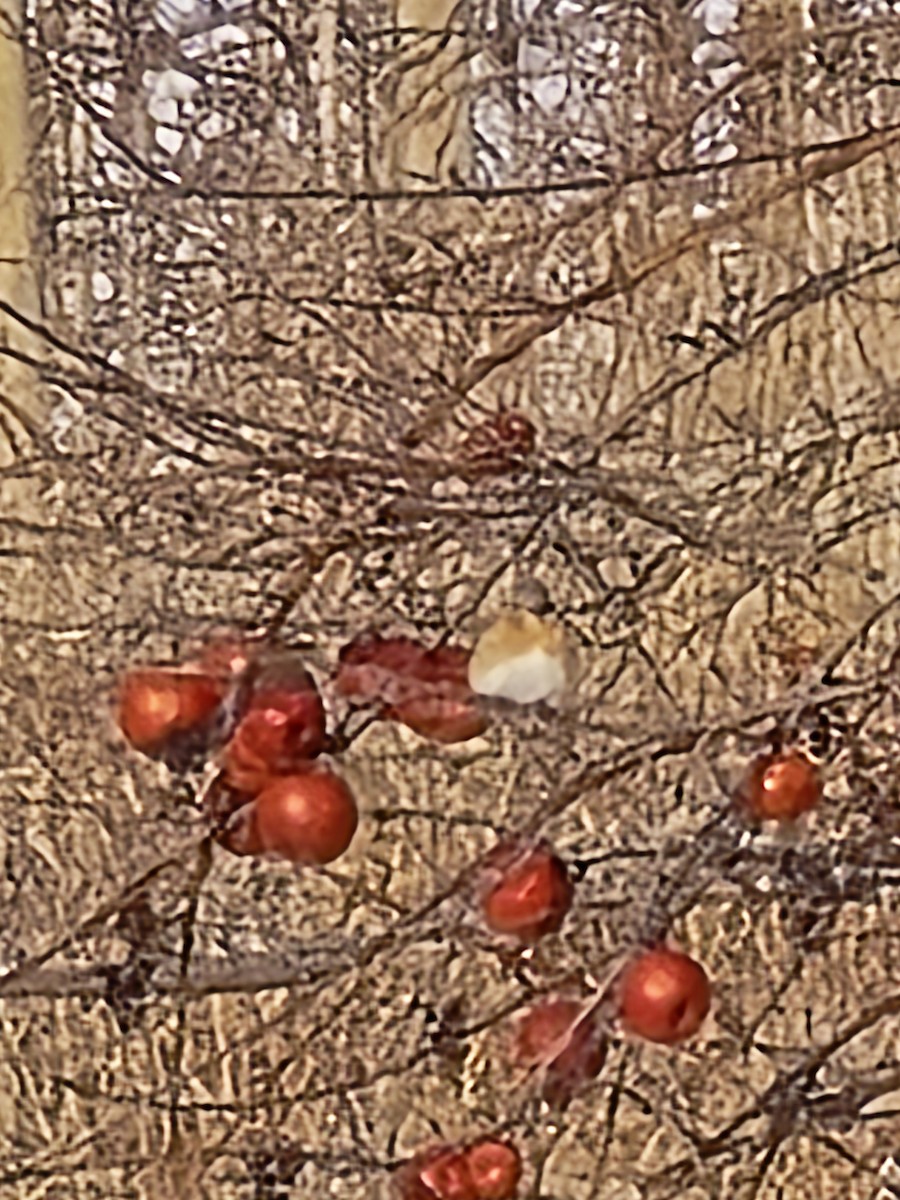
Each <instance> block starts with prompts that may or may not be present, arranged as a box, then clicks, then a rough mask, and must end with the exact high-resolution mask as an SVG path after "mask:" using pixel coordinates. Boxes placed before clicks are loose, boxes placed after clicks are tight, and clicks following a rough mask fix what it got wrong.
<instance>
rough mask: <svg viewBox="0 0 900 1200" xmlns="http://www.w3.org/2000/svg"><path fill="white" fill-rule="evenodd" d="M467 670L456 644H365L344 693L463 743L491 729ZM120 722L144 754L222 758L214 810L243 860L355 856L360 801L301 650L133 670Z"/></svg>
mask: <svg viewBox="0 0 900 1200" xmlns="http://www.w3.org/2000/svg"><path fill="white" fill-rule="evenodd" d="M467 666H468V656H467V655H466V653H465V652H464V651H461V650H459V649H456V648H455V647H452V646H442V647H437V648H435V649H427V648H426V647H424V646H420V645H418V644H417V643H416V642H414V641H412V640H411V639H409V638H404V637H393V638H384V637H380V636H378V635H365V636H362V637H360V638H357V639H356V640H355V641H353V642H351V643H350V645H348V646H346V647H345V648H344V650H343V651H342V652H341V655H340V662H339V666H338V670H337V672H336V675H335V678H334V680H333V683H334V688H335V691H336V692H337V693H339V694H340V695H342V696H344V697H345V698H347V699H348V700H350V701H353V702H355V703H357V704H361V705H367V706H369V707H371V708H372V709H373V710H374V712H375V715H376V716H378V717H379V718H381V719H383V720H392V721H398V722H401V723H402V724H404V725H407V726H409V727H410V728H411V729H413V730H415V731H416V732H417V733H420V734H422V735H423V736H426V737H430V738H432V739H433V740H435V741H439V742H445V743H446V742H457V741H464V740H467V739H469V738H471V737H474V736H476V734H479V733H482V732H484V730H485V728H486V722H485V719H484V717H483V715H482V713H481V712H480V711H479V708H478V705H477V703H476V697H475V696H474V694H473V692H472V691H471V689H470V687H469V685H468V680H467V675H466V672H467ZM118 723H119V726H120V728H121V730H122V732H123V733H124V734H125V736H126V738H127V739H128V741H129V742H130V743H131V744H132V746H134V747H135V748H136V749H138V750H141V751H142V752H144V753H145V754H150V755H162V756H169V757H172V756H177V755H179V754H181V753H186V752H191V751H192V750H197V749H201V750H204V751H208V750H210V749H214V751H215V753H216V756H217V760H218V764H219V767H220V771H219V775H218V777H217V779H216V781H215V784H214V786H213V787H212V788H211V790H210V793H209V797H208V799H207V805H206V807H207V812H208V813H209V815H210V816H211V817H213V818H214V819H215V820H216V821H218V823H219V824H220V825H221V828H220V829H219V830H218V831H217V833H218V838H219V841H220V843H221V844H222V845H223V846H225V847H226V848H227V849H229V850H231V851H232V852H233V853H235V854H253V855H272V856H277V857H280V858H285V859H288V860H290V861H292V862H296V863H310V864H318V865H323V864H325V863H329V862H332V861H333V860H334V859H336V858H338V857H339V856H340V855H341V854H343V853H344V852H345V851H346V850H347V849H348V847H349V845H350V843H351V841H352V839H353V836H354V834H355V832H356V829H357V825H358V819H359V818H358V811H357V806H356V801H355V799H354V797H353V794H352V792H351V791H350V789H349V787H348V786H347V784H346V783H345V781H344V780H343V779H342V778H341V777H340V775H339V774H338V773H337V772H336V771H335V770H334V768H333V767H332V766H330V765H327V764H326V763H325V761H324V759H323V758H322V757H321V756H322V755H323V754H324V752H325V751H326V750H328V749H329V748H333V746H332V740H331V739H330V738H329V735H328V730H327V721H326V714H325V705H324V703H323V701H322V696H321V694H320V692H319V689H318V687H317V685H316V683H315V680H314V679H313V678H312V676H311V675H310V674H309V672H308V671H307V670H306V668H305V666H304V664H303V663H302V662H301V661H300V659H299V658H298V656H297V655H296V654H294V653H293V652H291V651H289V650H286V649H283V648H279V649H275V648H272V647H268V648H265V647H262V646H251V645H250V644H249V643H239V642H234V641H225V640H216V641H213V642H212V643H211V644H210V645H208V646H207V647H205V648H204V649H203V650H202V651H201V653H200V654H199V656H198V658H197V660H196V661H194V662H191V663H189V664H187V665H185V666H182V667H159V666H154V667H144V668H136V669H134V670H131V671H129V672H128V673H127V674H126V675H125V677H124V679H123V680H122V683H121V686H120V689H119V697H118Z"/></svg>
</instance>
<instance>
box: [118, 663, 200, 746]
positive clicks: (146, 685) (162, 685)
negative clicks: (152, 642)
mask: <svg viewBox="0 0 900 1200" xmlns="http://www.w3.org/2000/svg"><path fill="white" fill-rule="evenodd" d="M222 696H223V692H222V688H221V687H220V685H219V684H218V683H217V682H216V680H215V679H213V678H212V677H211V676H209V675H206V674H204V673H203V672H201V671H176V670H171V669H166V668H162V667H145V668H139V669H137V670H134V671H129V672H128V674H127V675H126V676H125V678H124V679H123V681H122V684H121V687H120V690H119V706H118V723H119V727H120V728H121V730H122V732H123V733H124V734H125V736H126V738H127V739H128V740H129V742H131V744H132V746H134V747H135V748H136V749H137V750H143V751H145V752H147V753H152V752H155V751H159V750H163V749H165V748H166V747H167V745H168V744H169V743H170V742H171V741H172V740H173V739H175V738H177V737H179V736H181V735H183V734H188V733H194V732H196V731H197V730H199V729H200V728H201V727H202V726H204V725H205V724H207V722H209V721H210V720H211V719H212V717H213V716H214V715H215V713H216V711H217V709H218V707H219V705H220V703H221V701H222Z"/></svg>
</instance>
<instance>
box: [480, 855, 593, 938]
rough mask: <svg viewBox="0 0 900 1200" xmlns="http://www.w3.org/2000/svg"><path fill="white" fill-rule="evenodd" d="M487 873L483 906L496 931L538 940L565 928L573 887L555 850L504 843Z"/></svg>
mask: <svg viewBox="0 0 900 1200" xmlns="http://www.w3.org/2000/svg"><path fill="white" fill-rule="evenodd" d="M495 871H496V872H497V874H496V875H494V872H495ZM487 875H488V879H489V880H490V882H487V881H486V886H485V888H484V890H483V892H482V896H481V909H482V912H483V914H484V920H485V923H486V924H487V926H488V928H489V929H491V930H493V932H494V933H502V934H508V935H509V936H511V937H515V938H518V939H519V940H520V941H523V942H533V941H536V940H537V939H538V938H542V937H544V936H545V935H546V934H548V933H555V932H556V931H557V930H558V929H559V928H560V926H561V925H562V923H563V921H564V920H565V917H566V914H567V913H568V911H569V908H570V907H571V904H572V897H573V895H574V888H573V886H572V882H571V880H570V879H569V876H568V874H567V872H566V868H565V865H564V864H563V862H562V861H561V859H559V858H557V856H556V855H555V854H553V853H552V852H551V851H550V850H548V849H545V848H543V847H540V846H539V847H535V848H533V849H525V848H519V847H515V846H501V847H499V848H498V849H497V850H496V851H494V853H493V854H492V855H491V858H490V860H489V864H488V867H487Z"/></svg>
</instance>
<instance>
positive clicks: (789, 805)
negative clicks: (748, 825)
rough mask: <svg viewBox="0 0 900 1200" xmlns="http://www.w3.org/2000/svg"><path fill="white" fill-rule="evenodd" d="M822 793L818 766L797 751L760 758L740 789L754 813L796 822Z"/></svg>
mask: <svg viewBox="0 0 900 1200" xmlns="http://www.w3.org/2000/svg"><path fill="white" fill-rule="evenodd" d="M821 796H822V784H821V781H820V779H819V772H818V769H817V768H816V766H815V765H814V764H813V763H811V762H810V760H809V759H808V758H807V757H806V756H805V755H803V754H800V753H799V752H798V751H795V750H787V751H783V752H782V753H780V754H765V755H762V756H761V757H760V758H757V759H756V761H755V762H754V763H753V765H752V766H751V768H750V771H749V773H748V775H747V778H746V780H745V781H744V785H743V788H742V790H741V798H742V800H743V801H744V803H745V804H746V805H747V806H748V807H749V809H750V810H751V812H752V813H753V815H754V816H756V817H759V818H760V819H762V820H766V821H794V820H796V818H797V817H799V816H801V815H802V814H803V813H805V812H808V811H809V810H810V809H811V808H815V806H816V805H817V804H818V803H819V800H820V798H821Z"/></svg>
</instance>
